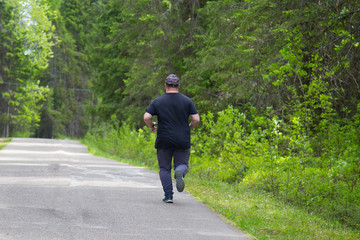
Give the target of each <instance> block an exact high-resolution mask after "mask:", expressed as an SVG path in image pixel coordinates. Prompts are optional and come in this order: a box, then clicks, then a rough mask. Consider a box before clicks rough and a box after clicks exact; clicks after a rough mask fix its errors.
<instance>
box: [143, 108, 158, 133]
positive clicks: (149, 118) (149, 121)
mask: <svg viewBox="0 0 360 240" xmlns="http://www.w3.org/2000/svg"><path fill="white" fill-rule="evenodd" d="M144 122H145V124H146V125H147V126H148V127H149V128H150V129H151V131H153V132H155V131H156V130H157V129H156V125H157V123H156V122H153V121H152V115H151V114H150V113H148V112H145V114H144Z"/></svg>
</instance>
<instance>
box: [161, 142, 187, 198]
mask: <svg viewBox="0 0 360 240" xmlns="http://www.w3.org/2000/svg"><path fill="white" fill-rule="evenodd" d="M157 158H158V163H159V168H160V171H159V175H160V180H161V184H162V186H163V189H164V193H165V196H172V195H173V194H174V192H173V186H172V178H171V165H172V160H173V159H174V170H181V171H182V172H183V175H184V177H185V175H186V173H187V171H188V168H189V158H190V148H189V149H184V150H179V149H157Z"/></svg>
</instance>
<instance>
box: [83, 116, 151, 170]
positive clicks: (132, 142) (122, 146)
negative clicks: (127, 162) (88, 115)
mask: <svg viewBox="0 0 360 240" xmlns="http://www.w3.org/2000/svg"><path fill="white" fill-rule="evenodd" d="M119 125H120V123H119V122H118V120H116V116H115V115H113V116H112V118H111V122H109V123H107V124H102V125H101V126H98V127H96V128H93V129H92V131H91V132H89V133H88V134H87V135H86V136H85V137H84V140H85V143H87V144H89V145H90V146H93V148H95V149H98V150H100V151H101V152H104V153H107V154H110V155H111V156H117V157H120V158H122V159H132V161H134V162H136V163H137V164H140V165H141V166H148V167H155V166H157V159H156V151H155V149H154V142H155V134H154V133H149V132H148V131H145V130H144V129H139V130H133V129H132V128H130V126H129V125H128V124H125V123H123V124H121V126H120V127H119Z"/></svg>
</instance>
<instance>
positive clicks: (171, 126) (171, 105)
mask: <svg viewBox="0 0 360 240" xmlns="http://www.w3.org/2000/svg"><path fill="white" fill-rule="evenodd" d="M179 87H180V83H179V78H178V77H177V76H176V75H175V74H170V75H169V76H168V77H167V78H166V80H165V94H163V95H161V96H160V97H158V98H156V99H154V100H153V101H152V102H151V103H150V105H149V106H148V108H147V109H146V112H145V114H144V121H145V124H146V125H147V126H148V127H149V128H150V129H151V131H154V132H155V131H157V138H156V142H155V148H156V149H157V158H158V163H159V168H160V171H159V175H160V180H161V184H162V186H163V189H164V193H165V194H164V195H165V198H164V199H163V201H164V202H166V203H172V202H173V194H174V192H173V186H172V178H171V165H172V160H173V158H174V170H175V180H176V188H177V190H178V191H179V192H182V191H183V190H184V187H185V182H184V177H185V175H186V173H187V171H188V167H189V157H190V130H191V129H193V128H195V127H196V125H197V124H198V123H199V122H200V117H199V114H198V112H197V110H196V107H195V105H194V103H193V102H192V101H191V99H190V98H188V97H187V96H185V95H183V94H181V93H179ZM155 115H156V116H157V119H158V123H156V122H153V121H152V117H153V116H155ZM189 116H190V117H191V122H190V124H189Z"/></svg>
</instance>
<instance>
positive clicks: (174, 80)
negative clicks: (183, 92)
mask: <svg viewBox="0 0 360 240" xmlns="http://www.w3.org/2000/svg"><path fill="white" fill-rule="evenodd" d="M165 83H166V86H167V87H171V88H177V87H179V85H180V82H179V78H178V77H177V76H176V75H175V74H170V75H169V76H167V77H166V80H165Z"/></svg>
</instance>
